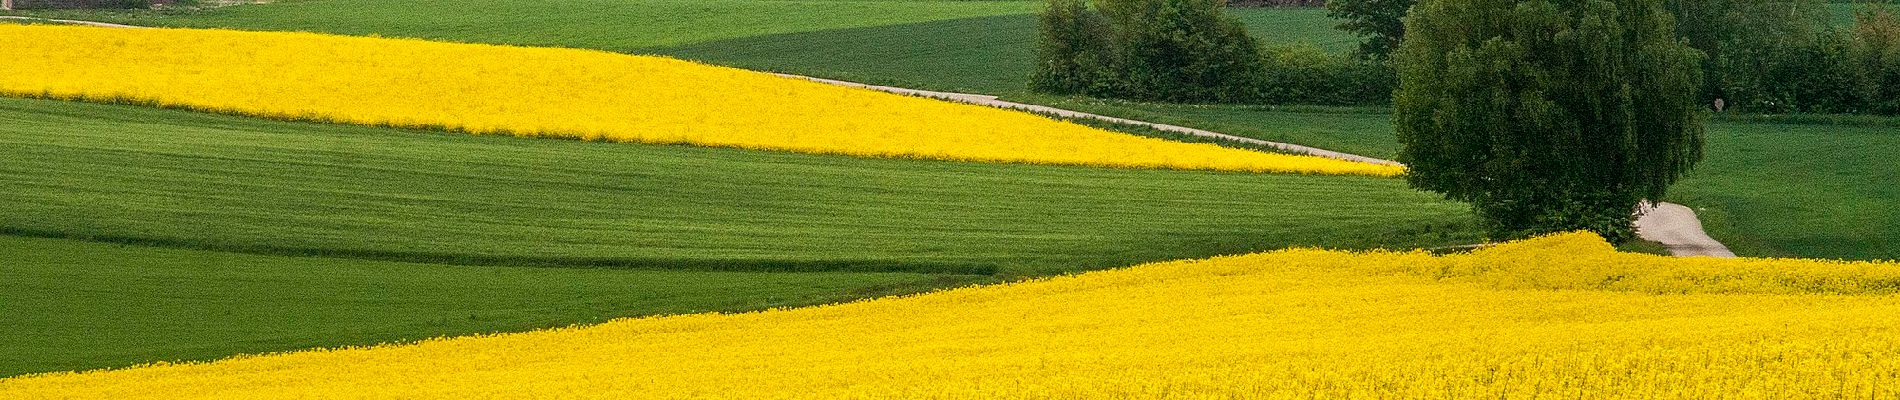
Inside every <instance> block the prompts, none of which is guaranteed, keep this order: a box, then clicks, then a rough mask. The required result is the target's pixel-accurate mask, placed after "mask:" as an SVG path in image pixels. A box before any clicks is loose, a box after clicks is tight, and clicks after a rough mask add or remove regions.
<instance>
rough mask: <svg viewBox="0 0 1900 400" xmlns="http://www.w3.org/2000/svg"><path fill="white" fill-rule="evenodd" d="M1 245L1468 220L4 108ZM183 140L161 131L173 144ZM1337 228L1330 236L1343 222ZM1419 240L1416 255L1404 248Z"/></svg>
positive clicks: (1087, 237)
mask: <svg viewBox="0 0 1900 400" xmlns="http://www.w3.org/2000/svg"><path fill="white" fill-rule="evenodd" d="M0 113H3V114H0V115H4V116H5V118H7V119H8V120H11V121H16V123H10V124H7V125H5V126H0V146H4V147H0V155H4V156H5V157H6V158H8V159H13V160H20V161H21V162H15V163H8V164H6V165H4V166H0V177H3V178H4V179H5V180H6V181H8V182H12V183H14V184H15V185H16V187H18V188H19V189H18V190H9V191H7V192H4V193H0V201H3V202H6V203H8V204H15V205H17V206H15V207H12V209H11V210H10V212H9V213H8V214H7V215H5V216H0V229H6V230H9V231H12V232H16V233H22V234H32V235H43V236H58V237H77V238H95V239H100V240H115V241H125V242H131V243H154V244H161V245H169V246H183V247H197V248H207V249H225V250H237V251H247V252H263V253H287V254H318V255H339V256H350V257H361V258H376V259H397V260H407V261H432V262H456V263H478V264H539V265H556V266H612V267H666V268H698V269H725V270H903V271H917V272H952V273H988V272H993V271H1001V272H1004V273H1030V274H1038V273H1045V272H1052V271H1066V270H1079V269H1091V268H1102V267H1112V266H1120V265H1128V264H1131V263H1136V262H1141V261H1150V260H1162V259H1174V258H1187V257H1199V256H1206V255H1212V254H1224V253H1238V252H1247V251H1255V250H1260V249H1270V248H1278V247H1284V246H1290V245H1336V246H1346V247H1365V246H1377V245H1397V246H1406V245H1414V244H1432V243H1440V242H1441V241H1445V240H1451V241H1466V240H1470V239H1471V238H1470V237H1468V236H1466V237H1455V238H1440V237H1437V236H1436V234H1437V233H1436V232H1434V231H1432V230H1431V229H1429V228H1430V227H1435V226H1444V225H1447V224H1454V223H1458V222H1460V221H1462V220H1463V219H1462V218H1463V217H1462V216H1460V213H1461V212H1462V210H1461V207H1459V206H1457V205H1456V204H1453V203H1448V202H1442V201H1438V200H1435V199H1433V198H1432V196H1429V195H1427V194H1424V193H1420V192H1413V191H1410V190H1407V189H1404V187H1403V186H1404V185H1403V183H1402V182H1400V181H1399V180H1396V179H1384V178H1361V177H1330V176H1294V175H1272V174H1241V173H1211V172H1184V171H1160V170H1125V169H1105V168H1089V167H1053V166H1032V165H996V164H975V163H958V162H940V161H919V160H880V159H861V158H850V157H833V156H816V155H805V154H794V153H780V152H763V151H746V150H733V149H712V148H699V147H688V146H649V145H632V144H619V143H590V142H579V141H565V140H523V139H519V138H511V137H477V136H468V135H460V134H438V133H427V132H417V131H398V130H389V129H379V128H367V127H354V126H340V125H321V124H299V123H284V122H274V121H265V120H256V119H247V118H239V117H226V116H217V115H208V114H197V113H191V112H182V111H169V110H155V109H145V108H139V107H127V106H107V105H91V104H75V103H65V102H55V101H41V100H0ZM153 121H162V123H153ZM1329 223H1330V224H1333V225H1331V226H1328V225H1327V224H1329ZM1395 231H1397V232H1412V233H1416V234H1419V235H1421V236H1417V237H1407V236H1403V235H1398V234H1394V233H1393V232H1395Z"/></svg>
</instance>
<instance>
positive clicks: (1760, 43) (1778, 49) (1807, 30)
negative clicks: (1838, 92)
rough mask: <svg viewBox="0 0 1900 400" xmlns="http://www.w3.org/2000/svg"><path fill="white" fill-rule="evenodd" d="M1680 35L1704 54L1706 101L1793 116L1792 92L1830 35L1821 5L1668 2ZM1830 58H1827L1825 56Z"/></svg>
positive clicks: (1775, 0)
mask: <svg viewBox="0 0 1900 400" xmlns="http://www.w3.org/2000/svg"><path fill="white" fill-rule="evenodd" d="M1665 4H1666V6H1668V7H1669V8H1670V10H1671V12H1672V13H1673V14H1675V15H1676V20H1677V21H1678V23H1677V25H1678V29H1677V31H1678V32H1679V34H1680V35H1681V36H1682V37H1683V38H1684V39H1685V40H1687V41H1688V42H1689V45H1690V46H1693V47H1695V48H1696V49H1698V50H1701V51H1702V52H1703V53H1705V54H1707V55H1708V57H1707V58H1705V59H1704V61H1703V66H1704V75H1705V76H1706V77H1707V79H1706V81H1705V84H1704V87H1703V89H1702V97H1701V99H1702V100H1703V101H1704V102H1705V104H1706V102H1708V101H1712V100H1714V99H1718V98H1719V99H1723V100H1724V102H1725V103H1727V104H1728V106H1729V107H1731V108H1734V109H1736V110H1745V111H1751V112H1788V111H1794V110H1795V109H1796V107H1797V106H1798V105H1799V103H1797V102H1796V99H1795V94H1794V93H1793V92H1792V90H1793V89H1795V88H1798V87H1799V86H1798V85H1797V84H1787V81H1788V80H1790V78H1798V77H1797V76H1794V75H1797V74H1801V73H1803V69H1804V68H1806V67H1808V65H1806V64H1804V63H1805V62H1808V61H1812V58H1814V57H1815V56H1817V55H1816V54H1811V53H1810V54H1800V53H1803V52H1807V51H1808V50H1812V48H1813V46H1815V45H1816V44H1817V43H1818V42H1819V41H1820V40H1821V39H1822V38H1823V37H1824V36H1825V35H1824V34H1825V28H1826V22H1825V21H1826V18H1827V12H1828V11H1827V8H1825V7H1823V2H1822V1H1821V0H1792V1H1791V0H1669V1H1666V2H1665ZM1822 57H1825V56H1822Z"/></svg>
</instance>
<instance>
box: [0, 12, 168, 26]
mask: <svg viewBox="0 0 1900 400" xmlns="http://www.w3.org/2000/svg"><path fill="white" fill-rule="evenodd" d="M0 19H4V20H14V21H27V22H47V23H55V24H66V25H84V26H96V27H100V28H141V29H142V28H147V27H144V26H136V25H120V24H114V23H106V22H93V21H79V20H70V19H52V18H34V17H20V16H12V15H0Z"/></svg>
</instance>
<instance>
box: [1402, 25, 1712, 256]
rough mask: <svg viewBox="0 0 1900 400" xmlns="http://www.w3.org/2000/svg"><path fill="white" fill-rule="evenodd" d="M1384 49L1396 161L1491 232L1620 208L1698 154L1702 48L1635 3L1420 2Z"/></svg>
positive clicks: (1621, 221)
mask: <svg viewBox="0 0 1900 400" xmlns="http://www.w3.org/2000/svg"><path fill="white" fill-rule="evenodd" d="M1406 29H1407V32H1408V37H1407V38H1406V41H1405V44H1404V45H1402V46H1401V47H1400V50H1399V53H1398V54H1397V55H1396V56H1395V57H1396V58H1395V61H1394V62H1395V63H1396V64H1397V68H1398V70H1399V77H1400V87H1399V90H1398V92H1397V96H1396V99H1395V100H1394V103H1395V108H1396V113H1397V115H1396V117H1395V118H1396V121H1397V123H1396V127H1397V130H1398V139H1399V142H1400V143H1402V144H1403V145H1404V147H1403V149H1402V150H1401V152H1400V153H1399V161H1401V162H1404V163H1406V164H1407V165H1408V167H1409V168H1410V171H1409V173H1408V174H1407V175H1406V177H1407V180H1408V181H1409V182H1411V183H1412V184H1413V186H1415V187H1418V188H1422V189H1426V190H1431V191H1436V192H1440V193H1444V194H1445V196H1446V197H1448V198H1451V199H1457V200H1462V201H1468V202H1471V203H1472V204H1473V206H1474V208H1475V209H1476V210H1477V212H1478V214H1479V216H1481V217H1483V218H1484V219H1485V220H1487V221H1488V222H1489V223H1490V224H1491V225H1492V230H1493V231H1494V232H1495V233H1497V234H1498V235H1500V236H1505V237H1516V236H1523V235H1528V234H1536V233H1542V232H1554V231H1568V230H1577V229H1587V230H1592V231H1596V232H1600V233H1602V234H1604V235H1605V236H1607V237H1609V238H1610V239H1611V240H1613V241H1616V242H1621V241H1623V240H1625V239H1627V238H1629V237H1631V236H1633V232H1632V231H1633V228H1632V227H1631V218H1632V217H1631V216H1630V215H1631V213H1632V212H1633V211H1635V210H1636V206H1637V203H1638V202H1639V201H1641V200H1643V199H1659V198H1662V197H1663V194H1664V192H1665V190H1666V189H1667V188H1668V187H1669V185H1670V184H1671V183H1674V182H1675V181H1676V179H1677V178H1678V177H1680V176H1681V175H1682V174H1684V173H1686V172H1688V171H1689V169H1690V168H1691V167H1692V166H1693V165H1694V164H1695V163H1696V162H1697V161H1698V160H1699V159H1700V158H1701V151H1702V112H1701V111H1700V105H1699V102H1698V101H1697V100H1696V96H1695V93H1696V88H1697V87H1698V85H1699V84H1700V82H1701V81H1700V79H1701V76H1700V74H1699V72H1700V71H1699V70H1698V69H1697V68H1696V65H1697V63H1698V61H1699V60H1700V57H1701V54H1700V53H1699V52H1697V51H1695V49H1692V48H1689V47H1688V46H1687V45H1685V44H1683V43H1681V42H1679V41H1678V40H1677V39H1676V36H1675V32H1674V31H1673V28H1672V24H1671V22H1670V17H1669V14H1668V13H1666V12H1665V11H1664V10H1663V9H1662V7H1661V6H1660V4H1658V3H1654V2H1650V1H1647V0H1617V1H1607V0H1605V1H1589V2H1557V3H1553V2H1550V1H1544V0H1537V1H1529V2H1517V1H1507V0H1480V1H1462V0H1427V1H1425V2H1423V3H1420V4H1419V5H1418V6H1417V7H1415V8H1414V12H1413V13H1412V16H1411V17H1410V18H1409V19H1408V20H1407V26H1406Z"/></svg>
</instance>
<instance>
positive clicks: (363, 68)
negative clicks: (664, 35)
mask: <svg viewBox="0 0 1900 400" xmlns="http://www.w3.org/2000/svg"><path fill="white" fill-rule="evenodd" d="M0 42H5V43H7V57H4V58H0V71H3V73H0V94H11V95H17V96H39V97H51V98H69V99H89V100H101V101H128V102H138V103H156V104H160V105H166V106H176V107H187V108H195V109H204V110H213V111H220V112H232V113H240V114H246V115H257V116H265V117H275V118H290V119H307V120H319V121H331V122H345V123H358V124H373V125H389V126H401V127H440V128H448V129H453V130H460V131H466V132H471V133H481V134H494V133H507V134H515V135H523V136H554V137H569V138H582V139H589V140H612V141H627V142H640V143H687V144H697V145H708V146H724V147H741V148H754V149H769V150H788V151H799V152H812V153H827V154H848V155H858V156H871V157H916V158H930V159H945V160H970V161H993V162H1022V163H1043V164H1063V165H1098V166H1117V167H1141V168H1178V169H1205V170H1223V171H1253V172H1297V173H1321V174H1362V175H1378V176H1392V175H1397V174H1400V173H1402V169H1401V168H1399V167H1396V166H1386V165H1373V164H1365V163H1355V162H1345V161H1339V160H1333V159H1326V158H1319V157H1308V156H1291V155H1284V154H1270V153H1263V152H1255V151H1246V150H1238V149H1231V148H1224V147H1219V146H1215V145H1210V144H1191V143H1181V142H1173V141H1167V140H1160V139H1153V138H1144V137H1138V136H1133V135H1126V134H1120V133H1114V132H1109V131H1105V130H1100V129H1094V128H1089V127H1084V126H1081V125H1076V124H1072V123H1067V122H1061V121H1056V120H1052V119H1048V118H1044V117H1041V116H1037V115H1032V114H1026V113H1021V112H1015V111H1009V110H1001V109H994V108H988V107H981V106H973V105H966V104H957V103H950V102H944V101H938V100H931V99H924V98H916V97H907V96H900V95H895V94H887V93H878V92H873V91H869V90H862V89H851V88H844V87H837V86H831V85H825V84H819V83H813V82H807V81H803V80H797V79H788V78H781V77H776V76H771V75H768V74H763V73H757V72H751V71H745V70H738V69H731V68H721V67H713V66H706V65H701V64H695V63H691V62H686V61H679V60H672V59H666V58H658V57H643V56H631V55H623V54H613V53H606V52H600V51H591V50H576V49H550V48H524V47H508V46H492V45H478V44H454V43H439V42H427V41H419V40H401V39H383V38H367V37H347V36H331V35H319V34H310V33H281V32H238V31H221V30H182V29H142V30H126V29H109V28H86V27H63V26H0Z"/></svg>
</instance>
